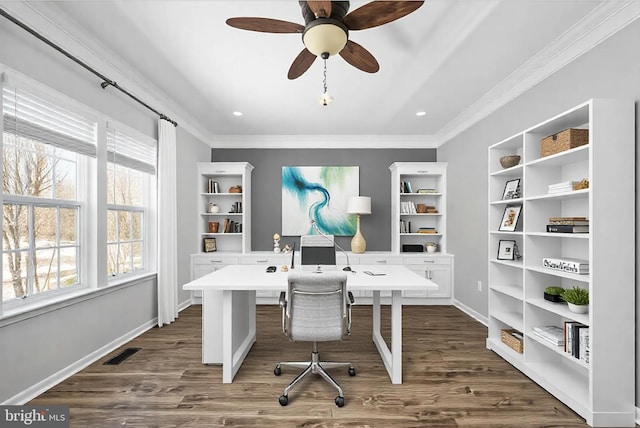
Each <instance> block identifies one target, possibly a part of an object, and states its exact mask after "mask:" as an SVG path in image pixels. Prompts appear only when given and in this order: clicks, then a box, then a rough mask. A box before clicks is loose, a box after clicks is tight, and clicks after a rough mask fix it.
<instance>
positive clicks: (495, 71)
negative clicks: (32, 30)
mask: <svg viewBox="0 0 640 428" xmlns="http://www.w3.org/2000/svg"><path fill="white" fill-rule="evenodd" d="M365 3H367V2H366V1H352V2H351V8H350V10H351V11H353V10H355V9H356V8H357V7H359V6H361V5H363V4H365ZM628 3H633V2H629V1H616V2H611V1H598V0H563V1H558V0H555V1H554V0H503V1H498V0H494V1H489V0H427V2H426V3H425V4H424V5H423V6H422V7H421V8H419V9H418V10H417V11H416V12H414V13H413V14H410V15H408V16H406V17H404V18H401V19H400V20H397V21H395V22H392V23H389V24H386V25H383V26H380V27H376V28H370V29H367V30H361V31H352V32H351V33H350V35H349V37H350V39H351V40H353V41H355V42H357V43H359V44H361V45H362V46H364V47H365V48H366V49H367V50H369V51H370V52H371V53H372V54H373V55H374V56H375V57H376V58H377V60H378V62H379V63H380V71H379V72H378V73H375V74H368V73H364V72H362V71H360V70H358V69H355V68H353V67H352V66H350V65H349V64H347V63H346V62H345V61H344V60H343V59H342V58H341V57H339V56H334V57H331V58H330V59H329V60H328V61H327V68H328V73H327V74H328V77H327V80H328V82H327V83H328V88H329V93H330V94H331V95H332V96H333V97H334V101H333V103H331V104H330V105H329V106H327V107H325V106H321V105H320V104H319V103H318V101H317V99H318V96H319V95H320V94H321V93H322V74H323V73H322V61H321V60H319V59H318V60H316V61H315V62H314V64H313V65H312V66H311V68H310V69H309V70H308V71H307V72H306V73H305V74H304V75H303V76H302V77H300V78H298V79H296V80H293V81H291V80H288V79H287V71H288V69H289V66H290V65H291V62H292V61H293V59H294V58H295V57H296V55H297V54H298V53H299V52H300V51H301V50H302V49H303V45H302V41H301V37H300V35H298V34H268V33H258V32H251V31H243V30H238V29H235V28H232V27H229V26H227V25H226V24H225V20H226V19H227V18H229V17H236V16H258V17H269V18H276V19H282V20H287V21H292V22H297V23H301V24H303V25H304V20H303V19H302V15H301V13H300V7H299V5H298V2H297V1H295V0H279V1H267V0H232V1H222V0H213V1H211V0H209V1H204V0H194V1H191V0H180V1H178V0H174V1H163V0H128V1H125V0H122V1H115V0H112V1H99V0H98V1H96V0H93V1H56V2H53V1H49V2H30V5H29V6H30V7H31V8H32V9H34V10H38V11H40V13H41V14H43V15H46V16H47V17H48V19H49V21H51V22H52V23H55V25H57V26H58V28H59V29H60V30H61V31H63V32H64V33H66V34H67V35H69V36H70V37H71V38H73V39H74V40H75V41H76V42H78V43H79V44H81V45H83V46H85V47H86V48H87V50H88V51H91V52H94V53H95V52H98V53H99V54H98V55H99V56H100V58H101V59H102V61H104V62H106V63H109V64H110V66H111V67H113V68H112V69H114V70H118V72H119V73H120V77H121V79H122V78H124V79H125V80H124V81H122V80H118V79H115V78H114V79H113V80H116V81H118V83H119V84H120V85H121V86H123V87H125V88H127V89H128V90H131V91H132V92H134V93H136V95H138V96H140V97H141V98H143V99H144V95H148V94H153V95H152V96H153V100H154V101H157V102H161V104H162V105H161V106H154V107H156V108H158V109H159V110H161V111H163V112H164V113H165V114H167V115H168V116H170V117H171V118H172V119H174V120H177V121H178V122H179V124H180V125H181V126H187V127H188V128H189V129H190V130H195V131H196V132H195V134H196V135H198V136H200V137H201V138H205V139H206V140H207V142H208V143H210V144H212V145H214V146H216V145H220V146H225V145H226V146H240V147H241V146H243V144H245V145H247V144H248V145H251V142H252V141H253V142H254V143H255V142H256V141H258V142H259V141H262V142H271V143H274V142H277V141H285V140H287V139H288V140H290V141H293V140H295V141H298V142H300V141H302V142H305V141H307V142H308V143H310V144H311V143H312V142H313V141H316V143H317V142H319V141H320V142H321V141H330V140H331V138H334V139H335V137H336V136H340V138H341V141H343V142H351V143H354V144H356V145H357V144H358V143H357V142H358V141H362V140H363V138H362V136H371V138H370V139H369V140H368V142H366V143H365V144H375V143H376V142H385V141H386V144H387V145H388V144H389V141H395V142H398V143H403V142H404V146H407V144H410V143H413V144H416V145H417V146H420V145H422V146H425V145H427V146H428V145H431V146H437V145H438V144H441V143H442V142H444V141H446V140H447V139H448V138H451V137H452V136H454V135H455V134H456V133H458V132H460V131H461V130H463V129H464V128H466V127H468V126H470V125H471V124H472V123H473V122H474V121H476V120H478V119H479V118H481V117H482V116H483V115H486V114H488V113H490V111H489V110H490V109H494V108H497V107H499V106H500V105H502V104H503V103H504V102H506V101H508V100H509V99H512V98H513V97H514V96H517V95H518V93H521V92H522V91H523V90H526V89H527V88H528V87H530V86H532V85H533V84H535V83H536V81H539V80H540V79H542V78H544V77H545V76H546V75H548V74H550V73H551V72H553V71H554V70H555V69H557V68H558V67H560V66H562V65H563V64H564V63H566V62H567V61H570V60H571V59H572V58H574V57H575V56H577V55H579V54H581V53H582V52H583V51H584V50H585V49H588V48H590V47H591V46H593V45H594V44H596V43H597V42H599V41H600V40H601V39H603V38H604V37H606V36H608V35H609V34H611V33H612V32H614V31H615V30H617V29H618V28H619V27H620V26H622V24H621V23H623V22H627V21H629V20H631V18H632V17H631V16H627V17H625V19H623V18H621V16H622V17H624V14H625V13H628V11H626V12H625V10H624V8H625V5H626V4H628ZM633 19H635V16H634V17H633ZM612 22H613V24H612ZM603 23H608V24H609V27H610V28H609V29H608V30H607V31H602V28H603V27H604V25H603ZM614 24H615V25H614ZM625 25H626V24H625ZM108 77H110V78H111V76H108ZM107 90H114V89H113V88H108V89H107ZM136 90H139V91H141V92H142V93H137V92H136ZM158 100H159V101H158ZM234 111H241V112H242V113H243V116H241V117H236V116H234V115H233V114H232V113H233V112H234ZM417 111H425V112H426V115H425V116H422V117H417V116H416V114H415V113H416V112H417ZM301 136H306V139H305V138H301ZM274 144H277V143H274ZM365 146H366V145H365Z"/></svg>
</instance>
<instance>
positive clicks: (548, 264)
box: [542, 257, 589, 275]
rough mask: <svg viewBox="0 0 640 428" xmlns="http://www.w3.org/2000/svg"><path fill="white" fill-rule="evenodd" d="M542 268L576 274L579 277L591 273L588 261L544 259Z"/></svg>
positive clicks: (566, 258)
mask: <svg viewBox="0 0 640 428" xmlns="http://www.w3.org/2000/svg"><path fill="white" fill-rule="evenodd" d="M542 267H544V268H546V269H552V270H559V271H563V272H567V273H575V274H578V275H586V274H588V273H589V262H588V261H587V260H581V259H573V258H568V257H565V258H555V257H543V259H542Z"/></svg>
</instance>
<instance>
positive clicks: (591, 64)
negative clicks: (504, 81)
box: [438, 21, 640, 405]
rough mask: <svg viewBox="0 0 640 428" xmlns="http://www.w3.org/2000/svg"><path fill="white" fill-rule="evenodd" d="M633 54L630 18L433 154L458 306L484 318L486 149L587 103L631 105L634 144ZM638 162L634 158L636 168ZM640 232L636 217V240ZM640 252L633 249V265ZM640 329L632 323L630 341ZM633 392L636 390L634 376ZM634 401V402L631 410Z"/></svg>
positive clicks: (636, 33)
mask: <svg viewBox="0 0 640 428" xmlns="http://www.w3.org/2000/svg"><path fill="white" fill-rule="evenodd" d="M639 50H640V21H636V22H634V23H633V24H631V25H630V26H628V27H627V28H625V29H623V30H621V31H620V32H619V33H617V34H615V35H614V36H612V37H610V38H609V39H607V40H605V41H604V42H603V43H602V44H600V45H599V46H597V47H595V48H594V49H592V50H591V51H590V52H588V53H587V54H585V55H583V56H582V57H580V58H578V59H577V60H575V61H574V62H573V63H571V64H569V65H568V66H566V67H565V68H564V69H562V70H560V71H558V72H556V73H555V74H554V75H552V76H550V77H549V78H547V79H546V80H544V81H543V82H541V83H539V84H538V85H536V86H535V87H533V88H532V89H530V90H529V91H527V92H526V93H524V94H523V95H521V96H520V97H518V98H516V99H515V100H513V101H512V102H510V103H509V104H508V105H506V106H505V107H503V108H501V109H500V110H499V111H497V112H495V113H493V114H492V115H490V116H489V117H487V118H486V119H485V120H482V121H481V122H479V123H478V124H476V125H475V126H473V127H472V128H470V129H469V130H467V131H466V132H464V133H463V134H461V135H459V136H457V137H456V138H454V139H453V140H451V141H449V142H447V143H446V144H445V145H443V146H442V147H441V148H439V149H438V160H439V161H447V162H449V169H448V175H447V184H448V189H447V190H448V196H449V198H448V201H449V207H447V212H448V213H449V219H448V220H449V225H450V227H449V229H448V241H447V245H448V247H449V250H450V252H451V253H453V254H455V256H456V263H455V298H456V299H457V300H458V301H460V302H461V303H462V304H464V305H466V306H468V307H469V308H471V309H472V310H474V311H476V312H478V313H479V314H481V315H482V316H484V317H486V316H487V301H488V298H487V276H488V274H487V269H488V266H487V265H488V263H487V257H488V254H487V253H488V250H487V245H488V244H487V238H488V236H487V211H488V209H487V182H488V179H487V148H488V147H489V146H490V145H492V144H494V143H497V142H499V141H501V140H503V139H505V138H507V137H510V136H511V135H513V134H516V133H517V132H519V131H521V130H524V129H526V128H528V127H530V126H533V125H535V124H536V123H539V122H542V121H543V120H546V119H548V118H550V117H552V116H554V115H556V114H559V113H561V112H563V111H565V110H567V109H569V108H571V107H573V106H575V105H577V104H579V103H581V102H583V101H586V100H588V99H591V98H629V99H633V100H635V101H636V142H637V141H638V139H639V137H640V135H639V134H640V132H639V131H638V125H637V124H640V115H639V114H638V107H637V103H638V101H639V100H640V55H638V52H639ZM638 157H639V156H638V153H636V165H637V161H638ZM611 167H612V168H615V165H611ZM636 175H637V174H636ZM620 180H636V188H637V189H639V188H640V186H639V184H638V179H637V176H636V177H620ZM612 191H615V189H612ZM634 196H635V195H620V197H621V198H629V197H634ZM636 204H637V199H636ZM612 208H613V207H612ZM636 211H637V205H636ZM638 230H639V229H638V225H637V220H636V237H637V236H638ZM612 238H615V237H612ZM636 240H637V239H636ZM612 242H615V241H614V240H612ZM639 255H640V252H638V251H637V250H636V266H637V265H638V260H639ZM628 269H635V266H628ZM636 278H637V273H636ZM478 280H481V281H482V282H483V284H484V287H483V290H482V292H479V291H477V282H478ZM637 282H638V281H637V279H636V284H629V287H636V286H637ZM639 300H640V299H638V296H636V302H637V303H636V310H638V308H640V305H639V304H638V301H639ZM638 331H640V330H639V329H638V326H637V325H636V337H637V334H638V333H637V332H638ZM612 334H613V332H612ZM638 343H639V342H638V340H637V339H636V361H637V362H636V371H637V370H638V367H640V362H638V357H639V356H640V351H639V349H640V348H638ZM630 375H631V374H630ZM636 390H637V391H640V381H639V379H638V376H636ZM638 401H639V400H638V398H637V397H636V405H638Z"/></svg>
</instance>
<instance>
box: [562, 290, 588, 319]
mask: <svg viewBox="0 0 640 428" xmlns="http://www.w3.org/2000/svg"><path fill="white" fill-rule="evenodd" d="M560 296H561V297H562V300H564V301H565V302H567V303H568V304H569V310H570V311H571V312H575V313H578V314H584V313H587V311H588V310H589V290H585V289H584V288H580V287H573V288H569V289H567V290H564V291H563V292H562V294H561V295H560Z"/></svg>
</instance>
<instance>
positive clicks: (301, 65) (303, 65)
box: [287, 48, 316, 80]
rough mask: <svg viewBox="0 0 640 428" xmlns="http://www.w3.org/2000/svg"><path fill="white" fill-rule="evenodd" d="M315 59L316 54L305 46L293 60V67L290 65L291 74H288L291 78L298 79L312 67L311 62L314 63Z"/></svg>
mask: <svg viewBox="0 0 640 428" xmlns="http://www.w3.org/2000/svg"><path fill="white" fill-rule="evenodd" d="M315 60H316V56H315V55H314V54H312V53H311V52H309V51H308V50H307V48H304V49H303V50H302V52H300V53H299V54H298V56H297V57H296V59H294V60H293V64H291V67H289V74H287V77H288V78H289V80H293V79H297V78H298V77H300V76H302V75H303V74H304V72H305V71H307V70H308V69H309V67H311V64H313V61H315Z"/></svg>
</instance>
